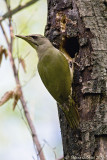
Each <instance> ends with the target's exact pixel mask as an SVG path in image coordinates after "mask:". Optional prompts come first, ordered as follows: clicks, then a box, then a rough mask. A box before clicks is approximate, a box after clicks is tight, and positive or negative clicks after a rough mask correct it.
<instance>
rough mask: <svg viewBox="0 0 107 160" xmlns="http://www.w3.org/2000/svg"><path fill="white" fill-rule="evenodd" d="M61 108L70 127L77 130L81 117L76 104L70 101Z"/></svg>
mask: <svg viewBox="0 0 107 160" xmlns="http://www.w3.org/2000/svg"><path fill="white" fill-rule="evenodd" d="M60 108H61V109H62V110H63V112H64V114H65V117H66V119H67V121H68V123H69V125H70V127H71V128H77V126H78V125H79V120H80V117H79V113H78V110H77V107H76V106H75V102H74V101H73V100H72V99H70V101H69V103H65V104H63V105H60Z"/></svg>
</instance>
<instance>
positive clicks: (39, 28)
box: [0, 0, 63, 160]
mask: <svg viewBox="0 0 107 160" xmlns="http://www.w3.org/2000/svg"><path fill="white" fill-rule="evenodd" d="M19 2H20V0H11V8H15V7H16V6H17V5H18V4H19ZM25 2H27V0H22V4H24V3H25ZM0 6H1V7H0V16H2V15H3V14H4V13H5V12H6V6H5V2H4V0H0ZM46 19H47V1H46V0H39V1H38V2H36V3H35V4H33V5H32V6H30V7H28V8H27V9H24V10H22V11H20V12H18V13H17V14H16V15H14V16H13V22H12V23H13V27H14V34H32V33H38V34H44V28H45V25H46ZM3 25H4V27H5V31H6V32H7V35H8V36H9V29H8V21H7V20H5V21H4V22H3ZM0 45H3V46H4V47H7V45H6V42H5V39H4V37H3V33H2V31H1V28H0ZM13 53H14V58H15V63H16V64H17V66H18V60H17V57H20V58H24V61H25V64H26V73H25V72H24V71H23V68H22V67H21V65H20V66H18V67H19V77H20V80H21V83H22V85H23V91H24V96H25V99H26V101H27V104H28V107H29V111H30V114H31V117H32V119H33V122H34V124H35V128H36V131H37V134H38V137H39V140H40V143H41V144H42V146H43V151H44V154H45V157H46V160H55V159H57V158H58V157H60V156H62V154H63V153H62V141H61V135H60V127H59V120H58V113H57V106H56V102H55V101H54V99H53V98H52V97H51V95H50V94H49V93H48V91H47V90H46V88H45V87H44V85H43V84H42V82H41V80H40V77H39V75H38V72H37V61H38V59H37V55H36V54H35V51H34V50H33V49H32V48H31V47H30V45H28V44H27V43H26V42H24V41H22V40H19V39H17V38H15V40H14V52H13ZM0 82H1V83H0V98H1V97H2V95H3V94H4V93H5V92H7V91H8V90H12V89H13V88H14V87H15V80H14V76H13V72H12V68H11V65H10V62H9V59H8V58H7V60H6V59H5V58H4V57H3V60H2V64H1V66H0ZM23 118H24V117H23V111H22V108H21V105H20V103H18V106H17V107H16V109H15V111H14V112H13V110H12V100H9V101H8V102H7V103H6V104H5V105H3V106H2V107H0V159H2V160H7V159H8V160H19V159H20V160H24V159H26V160H32V159H35V160H36V159H37V158H36V154H35V150H34V146H33V142H32V138H31V135H30V132H29V129H28V127H27V125H26V120H24V119H23Z"/></svg>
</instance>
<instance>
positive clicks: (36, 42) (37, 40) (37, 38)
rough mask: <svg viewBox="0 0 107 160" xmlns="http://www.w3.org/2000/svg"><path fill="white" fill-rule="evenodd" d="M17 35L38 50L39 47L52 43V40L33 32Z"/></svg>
mask: <svg viewBox="0 0 107 160" xmlns="http://www.w3.org/2000/svg"><path fill="white" fill-rule="evenodd" d="M16 37H19V38H21V39H24V40H25V41H26V42H28V43H29V44H30V45H31V46H32V47H33V48H34V49H36V50H38V49H39V48H43V47H44V46H45V47H46V46H47V47H49V45H51V43H50V41H49V40H48V39H47V38H46V37H44V36H42V35H40V34H32V35H27V36H22V35H16Z"/></svg>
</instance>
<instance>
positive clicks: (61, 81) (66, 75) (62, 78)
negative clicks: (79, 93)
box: [38, 49, 71, 103]
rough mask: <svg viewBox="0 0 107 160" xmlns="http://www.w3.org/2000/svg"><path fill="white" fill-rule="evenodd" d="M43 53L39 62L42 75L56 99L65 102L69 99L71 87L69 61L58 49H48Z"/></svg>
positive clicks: (46, 85)
mask: <svg viewBox="0 0 107 160" xmlns="http://www.w3.org/2000/svg"><path fill="white" fill-rule="evenodd" d="M43 55H44V56H42V58H41V59H40V60H39V63H38V71H39V74H40V77H41V79H42V81H43V83H44V85H45V87H46V88H47V90H48V91H49V92H50V94H51V95H52V96H53V97H54V99H55V100H56V101H57V102H59V103H64V102H65V101H67V100H68V96H69V95H70V88H71V77H70V70H69V65H68V62H67V60H66V59H65V57H64V56H63V55H62V53H60V51H59V50H57V49H54V50H53V49H52V50H51V49H48V50H47V53H43Z"/></svg>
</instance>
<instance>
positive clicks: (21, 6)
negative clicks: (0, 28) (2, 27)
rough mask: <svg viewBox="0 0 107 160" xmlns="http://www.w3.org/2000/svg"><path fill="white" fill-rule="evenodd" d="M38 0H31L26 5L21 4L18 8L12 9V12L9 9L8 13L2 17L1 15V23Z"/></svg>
mask: <svg viewBox="0 0 107 160" xmlns="http://www.w3.org/2000/svg"><path fill="white" fill-rule="evenodd" d="M37 1H38V0H31V1H29V2H27V3H26V4H24V5H20V4H19V6H18V7H16V8H14V9H13V10H11V11H10V12H9V11H8V12H7V13H5V14H4V15H3V16H2V17H0V23H1V22H2V21H3V20H5V19H6V18H9V17H11V16H13V15H14V14H16V13H17V12H19V11H21V10H22V9H25V8H27V7H29V6H31V5H32V4H34V3H36V2H37Z"/></svg>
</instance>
